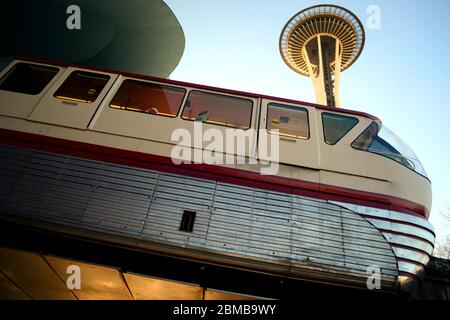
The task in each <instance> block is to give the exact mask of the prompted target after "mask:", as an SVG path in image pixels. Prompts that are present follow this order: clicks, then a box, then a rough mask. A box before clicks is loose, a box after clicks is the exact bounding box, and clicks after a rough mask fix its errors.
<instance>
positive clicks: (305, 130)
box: [258, 99, 319, 169]
mask: <svg viewBox="0 0 450 320" xmlns="http://www.w3.org/2000/svg"><path fill="white" fill-rule="evenodd" d="M260 117H261V118H260V125H259V126H260V129H261V130H263V131H264V132H266V133H267V138H268V139H267V140H268V141H270V139H271V138H272V137H274V135H276V137H277V138H279V162H280V163H282V164H287V165H294V166H300V167H308V168H312V169H319V151H318V140H317V139H318V138H317V122H316V113H315V109H314V108H312V107H307V106H302V105H297V104H290V103H284V102H276V101H272V100H268V99H262V103H261V116H260ZM263 137H264V136H263V135H262V134H260V135H259V141H258V149H259V150H261V147H262V146H261V144H262V143H264V141H262V139H263ZM267 150H268V151H267V153H268V154H269V155H270V158H271V159H273V158H274V155H273V154H272V152H273V151H272V147H271V143H268V148H267ZM259 154H260V158H261V159H264V153H263V154H261V151H259Z"/></svg>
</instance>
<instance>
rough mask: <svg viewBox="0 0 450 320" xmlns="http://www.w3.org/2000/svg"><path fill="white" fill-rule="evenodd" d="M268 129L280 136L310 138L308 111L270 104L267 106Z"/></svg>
mask: <svg viewBox="0 0 450 320" xmlns="http://www.w3.org/2000/svg"><path fill="white" fill-rule="evenodd" d="M267 129H268V131H269V132H270V133H274V131H273V130H274V129H278V130H279V135H282V136H287V137H292V138H297V139H308V138H309V124H308V111H307V110H306V109H305V108H300V107H294V106H287V105H284V104H278V103H270V104H269V105H268V106H267Z"/></svg>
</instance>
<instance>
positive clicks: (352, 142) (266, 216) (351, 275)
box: [0, 58, 435, 290]
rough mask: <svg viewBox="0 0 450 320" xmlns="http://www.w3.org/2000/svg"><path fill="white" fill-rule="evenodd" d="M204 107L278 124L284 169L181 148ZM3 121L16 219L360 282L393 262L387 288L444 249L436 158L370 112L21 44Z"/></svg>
mask: <svg viewBox="0 0 450 320" xmlns="http://www.w3.org/2000/svg"><path fill="white" fill-rule="evenodd" d="M198 122H201V123H202V125H203V127H204V128H206V129H208V128H214V129H216V130H218V131H219V132H223V133H225V130H226V129H227V128H240V129H242V130H244V131H245V130H250V129H254V130H263V132H267V135H268V136H274V135H276V136H278V137H279V160H278V164H279V170H278V172H277V173H276V174H273V175H262V174H260V169H261V167H262V164H260V163H256V164H241V163H238V162H237V161H236V162H235V163H234V164H206V163H192V164H189V163H181V164H178V163H174V161H173V160H172V158H171V152H172V150H173V147H174V146H175V145H176V144H177V142H174V141H173V140H172V138H171V136H172V133H173V132H174V130H175V129H186V130H188V131H189V132H192V133H193V134H194V132H193V131H194V127H195V124H196V123H198ZM0 132H1V135H0V142H1V146H0V155H1V156H0V172H1V173H0V174H1V179H0V217H1V219H2V220H4V221H9V222H10V221H14V223H20V224H25V225H32V226H35V227H37V228H42V229H44V230H52V231H55V232H59V233H61V234H65V235H71V236H80V237H88V238H89V237H92V238H93V239H105V240H107V241H110V242H114V243H118V244H127V245H131V246H133V245H134V246H137V247H139V248H147V249H148V250H153V251H159V252H162V253H166V254H170V255H174V256H179V257H188V258H190V259H195V260H199V261H206V262H210V263H216V264H221V265H226V266H231V267H236V268H243V269H246V270H252V271H256V272H264V273H269V274H274V275H281V276H286V277H291V278H298V279H307V280H311V281H316V280H317V281H320V282H326V283H332V284H339V285H341V284H342V285H346V286H355V287H366V285H367V279H368V276H369V275H371V274H372V273H371V272H372V271H371V270H374V268H375V270H376V269H377V268H378V270H379V276H380V281H381V285H382V288H384V289H386V290H391V289H392V290H398V289H399V288H403V289H407V288H408V286H409V285H412V284H414V283H416V282H417V281H420V277H421V273H422V272H423V270H424V266H425V265H426V264H427V262H428V260H429V257H430V255H431V253H432V251H433V245H434V237H435V235H434V231H433V227H432V226H431V224H430V223H429V222H428V221H427V220H428V216H429V213H430V208H431V184H430V181H429V179H428V178H427V175H426V173H425V170H424V168H423V167H422V165H421V163H420V161H419V160H418V159H417V157H416V156H415V155H414V153H413V152H412V151H411V149H410V148H409V147H408V146H407V145H406V144H405V143H404V142H402V140H400V139H399V138H398V137H397V136H396V135H395V134H393V133H392V132H391V131H389V130H388V129H387V128H386V127H385V126H383V125H382V123H381V121H380V120H379V119H378V118H376V117H374V116H371V115H368V114H365V113H362V112H356V111H350V110H345V109H336V108H330V107H324V106H320V105H314V104H311V103H305V102H300V101H293V100H287V99H281V98H275V97H270V96H265V95H259V94H252V93H245V92H238V91H232V90H225V89H220V88H213V87H208V86H202V85H197V84H191V83H184V82H178V81H172V80H167V79H159V78H152V77H147V76H141V75H136V74H127V73H122V72H116V71H110V70H104V69H96V68H87V67H83V66H77V65H69V64H64V63H55V62H46V61H39V60H33V59H28V58H27V59H25V58H21V59H16V60H14V61H12V62H11V63H10V64H8V65H7V66H6V67H5V68H4V69H3V70H2V71H1V73H0ZM260 138H261V135H258V134H256V135H253V136H249V139H250V141H249V144H250V146H251V148H249V149H248V150H246V151H245V157H246V158H248V159H257V160H258V157H259V153H258V148H259V147H260V141H259V139H260ZM203 143H204V144H203V145H200V146H199V145H195V144H194V145H193V146H192V147H189V148H191V149H192V150H193V149H205V148H206V142H203ZM191 149H190V150H191ZM228 155H229V156H232V157H237V155H236V153H234V152H233V151H232V152H230V154H228ZM261 160H262V159H261ZM266 160H267V159H266Z"/></svg>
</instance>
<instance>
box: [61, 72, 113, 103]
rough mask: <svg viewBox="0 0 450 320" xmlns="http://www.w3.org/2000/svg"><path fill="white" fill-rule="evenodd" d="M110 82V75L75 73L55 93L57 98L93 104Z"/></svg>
mask: <svg viewBox="0 0 450 320" xmlns="http://www.w3.org/2000/svg"><path fill="white" fill-rule="evenodd" d="M108 80H109V76H108V75H104V74H98V73H92V72H85V71H74V72H72V73H71V74H70V76H69V77H68V78H67V79H66V81H64V83H63V84H62V85H61V87H59V89H58V90H57V91H56V92H55V95H54V96H55V97H56V98H59V99H64V100H72V101H78V102H93V101H95V99H97V97H98V95H99V94H100V92H101V91H102V90H103V88H104V87H105V85H106V83H107V82H108Z"/></svg>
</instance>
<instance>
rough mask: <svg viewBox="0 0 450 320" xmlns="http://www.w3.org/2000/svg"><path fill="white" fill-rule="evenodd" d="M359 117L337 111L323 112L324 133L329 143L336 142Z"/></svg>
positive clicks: (354, 124)
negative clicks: (344, 114) (336, 112)
mask: <svg viewBox="0 0 450 320" xmlns="http://www.w3.org/2000/svg"><path fill="white" fill-rule="evenodd" d="M357 123H358V119H356V118H353V117H347V116H343V115H340V114H335V113H328V112H323V113H322V124H323V135H324V137H325V142H326V143H327V144H336V143H338V142H339V140H341V139H342V138H343V137H344V136H345V135H346V134H347V133H348V132H349V131H350V130H351V129H352V128H353V127H354V126H356V124H357Z"/></svg>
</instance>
